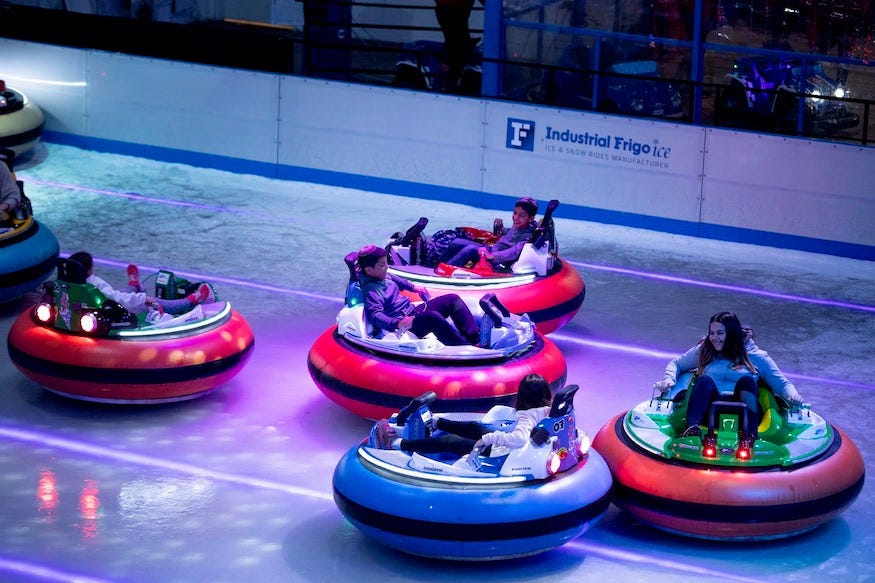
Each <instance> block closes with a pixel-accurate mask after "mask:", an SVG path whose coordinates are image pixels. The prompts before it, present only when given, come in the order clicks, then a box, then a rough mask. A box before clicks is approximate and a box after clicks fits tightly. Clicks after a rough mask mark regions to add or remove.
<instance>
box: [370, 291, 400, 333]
mask: <svg viewBox="0 0 875 583" xmlns="http://www.w3.org/2000/svg"><path fill="white" fill-rule="evenodd" d="M362 295H364V298H365V315H366V316H367V318H368V320H370V321H371V324H373V325H374V326H375V327H376V328H379V329H380V330H385V331H387V332H393V331H394V330H396V329H397V328H398V324H399V323H400V322H401V320H402V317H401V315H400V314H389V313H387V312H386V297H385V294H384V290H382V289H380V288H379V287H378V286H376V285H367V286H362Z"/></svg>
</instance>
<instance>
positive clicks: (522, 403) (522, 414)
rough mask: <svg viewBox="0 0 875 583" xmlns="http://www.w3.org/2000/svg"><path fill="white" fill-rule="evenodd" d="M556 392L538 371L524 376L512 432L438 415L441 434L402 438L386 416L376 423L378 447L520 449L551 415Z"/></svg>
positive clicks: (433, 450)
mask: <svg viewBox="0 0 875 583" xmlns="http://www.w3.org/2000/svg"><path fill="white" fill-rule="evenodd" d="M552 402H553V394H552V393H551V391H550V384H549V383H548V382H547V379H545V378H544V377H543V376H541V375H539V374H530V375H526V376H525V377H523V379H522V380H521V381H520V384H519V387H518V388H517V395H516V404H515V409H516V413H515V418H516V423H515V425H514V428H513V430H512V431H490V429H489V428H488V427H487V426H486V425H485V424H483V423H481V422H479V421H455V420H452V419H444V418H442V417H436V418H435V420H434V423H435V429H439V430H441V431H442V432H444V433H442V434H441V435H438V436H435V437H425V438H422V439H401V438H400V437H398V434H397V433H396V432H395V430H394V429H392V427H391V425H389V421H388V420H387V419H382V420H380V421H379V423H378V424H377V430H376V444H375V445H376V447H377V448H378V449H398V450H401V451H406V452H408V453H412V452H418V453H454V454H456V455H459V456H463V455H465V454H467V453H469V452H471V451H472V450H474V449H482V448H485V447H487V446H493V445H494V446H501V447H507V448H518V447H522V446H523V445H525V444H526V443H527V442H528V440H529V437H530V435H531V433H532V429H534V427H535V426H536V425H537V424H538V423H540V422H541V420H542V419H544V418H545V417H547V416H548V415H550V406H551V404H552Z"/></svg>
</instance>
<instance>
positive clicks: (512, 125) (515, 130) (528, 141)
mask: <svg viewBox="0 0 875 583" xmlns="http://www.w3.org/2000/svg"><path fill="white" fill-rule="evenodd" d="M505 145H506V146H507V147H508V148H514V149H516V150H528V151H529V152H531V151H533V150H534V149H535V122H533V121H529V120H526V119H513V118H510V117H509V118H507V142H506V143H505Z"/></svg>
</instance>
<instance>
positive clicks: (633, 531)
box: [0, 144, 875, 583]
mask: <svg viewBox="0 0 875 583" xmlns="http://www.w3.org/2000/svg"><path fill="white" fill-rule="evenodd" d="M18 175H19V177H20V178H22V179H23V180H24V181H25V183H26V189H27V192H28V194H29V195H30V197H31V199H32V200H33V204H34V208H35V209H36V213H37V216H38V218H39V219H40V220H41V221H42V222H43V223H45V224H46V225H48V226H49V227H50V228H51V229H52V230H53V231H54V233H55V234H56V235H57V237H58V239H59V240H60V242H61V249H62V253H65V254H66V253H72V252H74V251H77V250H82V249H85V250H89V251H91V252H92V253H93V254H94V255H95V256H96V257H97V258H99V263H98V266H97V271H98V273H99V274H100V275H102V276H103V277H104V278H106V279H108V280H109V281H111V282H115V283H116V284H119V285H121V284H122V283H123V280H124V266H125V265H126V264H127V263H128V262H136V263H138V264H139V265H140V268H141V270H142V271H143V273H144V275H145V274H146V273H149V272H150V271H154V270H155V269H157V268H158V267H167V268H170V269H172V270H174V271H178V272H182V273H187V274H195V275H196V277H198V278H201V277H202V278H204V279H208V280H212V281H214V282H217V285H218V286H219V289H220V292H221V293H223V294H225V295H226V296H227V297H229V298H231V301H232V303H233V304H234V306H235V307H236V309H237V310H238V311H239V312H241V313H242V314H243V315H244V316H245V317H246V318H247V319H248V321H249V323H250V324H251V326H252V328H253V330H254V331H255V336H256V344H255V352H254V354H253V356H252V358H251V360H250V361H249V363H248V365H247V366H246V368H244V369H243V371H242V372H241V373H240V374H239V375H238V376H237V377H236V378H234V379H233V380H232V381H231V382H229V383H228V384H226V385H225V386H223V387H221V388H220V389H218V390H216V391H214V392H213V393H211V394H210V395H208V396H206V397H203V398H201V399H197V400H192V401H187V402H181V403H175V404H168V405H160V406H142V407H131V406H109V405H99V404H93V403H84V402H79V401H71V400H67V399H64V398H61V397H57V396H55V395H53V394H52V393H49V392H48V391H45V390H43V389H41V388H40V387H39V386H37V385H35V384H34V383H32V382H30V381H29V380H27V379H26V378H24V377H23V375H21V374H20V373H19V372H18V371H17V370H16V369H15V368H14V367H13V366H12V365H11V364H10V362H9V360H8V356H6V355H4V357H3V358H2V359H0V373H2V376H0V378H2V389H3V399H2V400H0V481H2V493H3V496H2V498H0V580H2V581H7V582H18V581H77V582H96V581H115V582H146V581H149V582H152V581H156V582H157V581H160V582H163V583H172V582H193V581H197V582H200V581H209V582H225V581H227V582H244V581H245V582H256V581H258V582H273V581H317V582H318V581H350V580H358V581H383V582H388V581H429V582H432V583H437V582H441V581H472V582H473V581H478V582H479V581H497V580H502V581H508V582H511V581H550V582H551V583H554V582H559V581H574V582H575V583H580V582H585V581H598V582H600V583H604V582H606V581H631V580H636V581H641V580H647V581H648V582H649V583H660V582H671V583H681V582H686V581H690V582H693V581H695V582H700V581H702V580H703V578H707V579H709V580H722V581H794V582H798V581H824V580H832V581H843V582H844V581H875V551H873V549H875V486H873V485H872V482H871V481H870V482H868V483H867V484H866V486H865V487H864V489H863V492H862V494H861V495H860V497H859V498H858V499H857V501H856V503H855V504H854V505H853V506H852V507H851V508H850V510H849V511H847V512H846V513H845V514H843V515H842V516H841V517H840V518H838V519H836V520H834V521H832V522H830V523H828V524H826V525H824V526H823V527H821V528H819V529H816V530H815V531H812V532H810V533H808V534H806V535H803V536H799V537H796V538H791V539H785V540H779V541H771V542H757V543H746V544H740V543H739V544H725V543H722V544H721V543H714V542H706V541H697V540H691V539H686V538H680V537H676V536H671V535H668V534H664V533H661V532H659V531H655V530H652V529H650V528H647V527H644V526H642V525H640V524H635V523H633V522H632V521H631V520H630V519H629V518H628V517H627V516H625V515H624V514H623V513H621V512H619V511H618V510H617V509H616V508H613V507H612V508H611V510H610V511H609V512H608V513H607V514H606V515H605V517H604V519H603V520H602V521H601V523H600V524H599V525H598V526H597V527H596V528H594V529H593V530H591V531H589V532H588V533H586V534H584V535H583V536H582V537H580V538H578V539H577V540H576V541H574V542H572V543H570V544H568V545H566V546H564V547H561V548H559V549H557V550H555V551H552V552H549V553H546V554H542V555H539V556H535V557H529V558H524V559H515V560H511V561H505V562H500V563H485V564H471V563H451V562H441V561H433V560H426V559H421V558H415V557H410V556H407V555H404V554H400V553H397V552H394V551H391V550H388V549H386V548H383V547H381V546H380V545H378V544H375V543H373V542H371V541H369V540H367V539H365V538H364V537H363V536H362V535H361V534H360V533H359V532H358V531H357V530H356V529H354V528H353V527H351V526H350V525H349V524H348V523H346V522H345V521H344V519H343V518H342V516H341V515H340V513H339V512H338V510H337V508H336V507H335V505H334V502H333V500H332V496H331V475H332V471H333V469H334V466H335V464H336V463H337V461H338V460H339V459H340V457H341V456H342V454H343V453H344V452H345V451H346V450H347V449H348V448H350V447H352V446H353V445H354V444H356V443H357V442H358V441H359V440H360V439H361V438H362V437H363V436H364V435H365V433H366V432H367V430H368V429H369V426H370V423H369V422H367V421H364V420H362V419H359V418H357V417H355V416H353V415H352V414H350V413H347V412H346V411H345V410H343V409H341V408H339V407H338V406H336V405H334V404H333V403H332V402H330V401H328V400H327V399H326V398H325V397H323V395H322V394H321V393H320V392H319V391H318V390H317V389H316V387H315V386H314V384H313V383H312V381H311V380H310V377H309V375H308V373H307V368H306V357H307V351H308V349H309V347H310V345H311V343H312V342H313V340H314V339H315V338H316V337H317V335H318V334H320V333H321V332H322V331H323V330H324V329H326V328H327V327H328V326H329V325H330V324H331V323H332V322H333V319H334V317H335V315H336V313H337V310H338V309H339V307H340V305H341V299H342V290H343V287H344V282H345V280H346V270H345V267H344V265H343V263H342V257H343V255H344V254H345V253H346V252H348V251H350V250H353V249H356V248H358V247H360V246H362V245H363V244H366V243H370V242H377V243H381V242H383V241H384V240H385V238H386V237H387V235H389V234H390V233H392V232H394V231H397V230H404V229H406V227H407V226H409V224H411V223H412V222H413V221H415V220H416V219H417V218H418V217H419V216H428V217H430V218H431V223H430V226H429V231H428V232H431V229H435V230H436V229H439V228H447V227H453V226H456V225H458V224H479V225H491V224H492V219H493V218H494V217H495V216H503V217H504V219H505V224H507V223H508V219H509V215H510V209H507V210H506V211H504V212H502V211H498V212H497V211H494V210H478V209H472V208H469V207H465V206H461V205H455V204H448V203H437V202H429V201H423V200H417V199H414V198H403V197H397V196H389V195H384V194H379V193H371V192H363V191H356V190H349V189H342V188H331V187H327V186H319V185H312V184H303V183H294V182H281V181H275V180H269V179H265V178H260V177H254V176H238V175H233V174H229V173H225V172H219V171H212V170H203V169H196V168H192V167H188V166H183V165H175V164H163V163H157V162H153V161H149V160H142V159H137V158H130V157H123V156H116V155H107V154H97V153H94V152H88V151H83V150H78V149H75V148H71V147H63V146H57V145H53V144H47V145H41V146H40V147H39V148H38V150H36V151H35V152H34V153H33V154H32V155H31V156H30V157H29V158H28V159H25V160H22V163H21V165H20V166H19V168H18ZM556 216H557V220H556V222H557V228H558V235H559V238H560V243H561V252H560V253H561V255H562V256H563V257H564V258H565V259H566V260H568V261H570V262H571V263H572V264H574V265H575V266H576V267H577V268H578V269H579V270H580V271H581V273H582V274H583V276H584V279H585V280H586V284H587V294H586V300H585V301H584V304H583V307H582V309H581V311H580V312H579V313H578V315H577V317H576V318H575V319H574V320H573V321H572V322H571V323H570V324H569V325H568V326H566V327H565V328H563V329H562V330H560V331H558V332H557V333H555V334H553V335H552V338H553V339H554V340H555V341H556V343H557V344H558V345H559V347H560V348H561V349H562V350H563V352H564V353H565V355H566V358H567V360H568V366H569V373H568V380H569V382H573V383H577V384H580V385H581V387H582V389H581V391H580V392H579V393H578V395H577V400H576V406H577V410H578V420H579V423H582V425H583V427H584V429H585V430H586V431H587V432H588V433H589V434H590V435H594V434H595V432H596V431H597V430H598V429H599V427H601V425H602V424H604V423H605V422H606V421H607V420H608V419H610V418H611V417H612V416H613V415H615V414H616V413H618V412H620V411H625V410H627V409H628V408H630V407H631V406H633V405H635V404H636V403H638V402H640V401H643V400H644V399H646V398H647V397H648V396H649V391H650V386H651V384H652V383H653V382H654V381H656V380H658V379H659V378H660V377H661V374H662V370H663V367H664V365H665V363H666V361H667V360H668V359H669V358H670V357H671V356H672V355H674V354H675V353H678V352H680V351H683V350H686V349H687V348H689V347H690V346H692V345H693V344H694V343H695V341H696V340H697V339H698V338H699V337H700V335H701V334H703V333H704V331H705V328H706V326H707V319H708V317H709V316H710V315H711V314H712V313H714V312H716V311H718V310H724V309H731V310H734V311H736V312H738V313H739V314H740V316H741V317H742V319H743V321H744V322H746V323H748V324H750V325H752V326H753V327H754V328H755V329H756V332H757V336H758V340H759V344H760V345H761V346H762V347H764V348H766V349H767V350H769V351H770V353H771V354H772V356H773V357H774V358H775V360H776V361H777V362H778V364H779V365H780V366H781V367H782V368H783V369H784V371H785V372H786V373H787V374H788V376H790V377H791V379H792V380H793V381H794V382H796V384H797V386H798V387H799V390H800V392H801V393H802V394H803V396H805V397H806V399H807V400H808V401H810V402H811V403H812V404H813V407H814V408H815V409H816V410H818V411H819V412H820V413H821V414H823V415H824V417H826V419H827V420H828V421H830V422H832V423H833V424H834V425H837V426H839V427H841V428H842V429H844V430H845V431H846V432H847V433H848V434H849V435H850V436H851V437H852V439H853V440H854V441H855V442H856V443H857V445H858V446H859V448H860V449H861V450H862V452H863V455H864V457H865V460H866V463H867V466H868V467H869V468H872V467H875V437H873V431H872V428H871V427H869V424H870V422H871V419H872V414H873V410H875V409H873V406H872V404H871V400H872V399H875V374H873V372H875V364H873V363H875V351H873V348H872V346H873V344H872V340H873V338H875V291H873V290H875V264H873V263H867V262H861V261H852V260H846V259H840V258H834V257H828V256H822V255H814V254H808V253H801V252H793V251H785V250H776V249H771V248H759V247H754V246H748V245H737V244H725V243H719V242H714V241H706V240H696V239H690V238H685V237H679V236H668V235H661V234H655V233H650V232H646V231H640V230H634V229H625V228H619V227H609V226H604V225H598V224H593V223H585V222H579V221H572V220H568V219H563V218H562V212H561V207H560V209H559V211H557V215H556ZM32 296H33V294H31V296H30V297H24V298H22V299H20V300H17V301H13V302H11V303H7V304H5V305H0V332H2V333H3V335H4V337H5V335H6V334H7V332H8V330H9V327H10V325H11V323H12V321H13V320H14V319H15V318H16V317H17V316H18V314H19V313H21V312H22V311H23V310H25V309H26V308H27V307H28V305H30V303H31V302H33V301H34V297H32ZM41 484H43V485H45V484H48V485H51V486H52V487H53V488H54V489H55V490H56V492H57V497H56V498H54V499H53V500H52V503H51V504H46V503H41V502H40V499H39V497H38V494H39V492H40V488H41Z"/></svg>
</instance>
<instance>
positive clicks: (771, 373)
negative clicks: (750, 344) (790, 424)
mask: <svg viewBox="0 0 875 583" xmlns="http://www.w3.org/2000/svg"><path fill="white" fill-rule="evenodd" d="M747 355H748V357H750V360H751V362H752V363H753V365H754V366H755V367H757V372H758V373H759V375H760V377H761V378H762V379H763V380H764V381H765V382H766V384H767V385H769V388H770V389H772V392H773V393H775V394H776V395H778V396H779V397H781V398H782V399H784V400H785V401H787V402H788V403H790V404H791V405H801V404H802V403H803V402H804V399H803V398H802V395H800V394H799V391H797V390H796V386H795V385H794V384H793V383H791V382H790V381H789V380H788V379H787V377H786V376H784V373H783V372H781V369H780V368H778V365H777V364H775V361H774V360H772V357H771V356H769V353H768V352H766V351H765V350H763V349H761V348H756V349H755V350H753V351H750V352H748V354H747Z"/></svg>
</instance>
